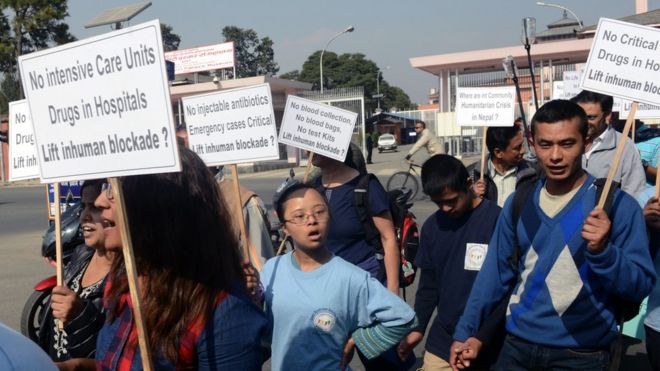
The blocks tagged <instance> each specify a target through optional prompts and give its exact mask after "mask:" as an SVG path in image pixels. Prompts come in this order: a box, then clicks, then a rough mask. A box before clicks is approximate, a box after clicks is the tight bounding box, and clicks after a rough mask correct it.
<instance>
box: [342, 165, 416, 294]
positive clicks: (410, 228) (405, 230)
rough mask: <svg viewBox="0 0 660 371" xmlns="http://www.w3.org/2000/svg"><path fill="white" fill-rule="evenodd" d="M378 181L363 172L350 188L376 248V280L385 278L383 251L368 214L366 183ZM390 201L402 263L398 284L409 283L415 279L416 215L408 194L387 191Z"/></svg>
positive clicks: (363, 222)
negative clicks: (353, 188) (377, 262)
mask: <svg viewBox="0 0 660 371" xmlns="http://www.w3.org/2000/svg"><path fill="white" fill-rule="evenodd" d="M372 179H373V180H375V181H377V182H378V181H379V180H378V178H376V176H375V175H373V174H366V175H363V176H362V177H361V178H360V180H359V181H358V184H357V186H356V187H355V190H354V191H353V204H354V205H355V209H356V211H357V213H358V216H359V218H360V222H361V223H362V226H363V228H364V231H365V239H366V241H367V243H369V245H370V246H372V247H374V249H375V250H376V257H377V258H378V260H379V263H380V274H379V277H378V278H379V279H380V280H384V279H385V266H384V261H383V258H384V251H383V245H382V243H381V240H380V233H379V232H378V229H377V228H376V226H375V225H374V221H373V218H372V216H371V215H370V214H369V205H368V200H369V182H370V181H371V180H372ZM387 197H388V200H389V209H390V213H391V214H392V222H393V223H394V229H395V235H396V240H397V245H398V246H399V252H400V254H401V264H400V266H399V267H400V269H399V287H401V288H404V287H407V286H409V285H410V284H412V283H413V281H414V280H415V276H416V275H417V266H415V264H414V263H413V262H414V261H415V256H416V255H417V248H418V247H419V231H418V228H417V221H416V220H415V215H413V213H412V212H410V207H412V203H408V195H407V194H405V193H404V192H403V191H401V190H400V189H396V190H392V191H389V192H387Z"/></svg>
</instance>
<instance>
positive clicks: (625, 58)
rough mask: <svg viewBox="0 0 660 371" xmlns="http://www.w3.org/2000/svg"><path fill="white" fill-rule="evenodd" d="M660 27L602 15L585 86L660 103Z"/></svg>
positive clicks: (638, 100)
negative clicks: (622, 20)
mask: <svg viewBox="0 0 660 371" xmlns="http://www.w3.org/2000/svg"><path fill="white" fill-rule="evenodd" d="M659 46H660V30H659V29H657V28H653V27H646V26H640V25H637V24H633V23H627V22H621V21H617V20H613V19H607V18H601V19H600V21H599V22H598V29H597V30H596V34H595V36H594V41H593V44H592V45H591V51H590V52H589V59H587V63H586V65H585V67H584V74H583V76H582V83H581V86H582V88H583V89H586V90H592V91H595V92H599V93H602V94H608V95H612V96H614V97H619V98H622V99H628V100H632V101H637V102H643V103H648V104H656V105H657V104H660V47H659Z"/></svg>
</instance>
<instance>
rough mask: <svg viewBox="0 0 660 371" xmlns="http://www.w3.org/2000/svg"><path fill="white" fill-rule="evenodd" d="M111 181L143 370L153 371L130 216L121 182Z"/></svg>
mask: <svg viewBox="0 0 660 371" xmlns="http://www.w3.org/2000/svg"><path fill="white" fill-rule="evenodd" d="M109 180H110V184H111V186H112V192H113V195H114V200H115V207H116V209H117V216H116V217H117V220H116V221H115V222H116V224H117V226H118V227H119V230H120V232H121V245H122V253H123V254H124V265H125V266H126V276H127V278H128V289H129V292H130V295H131V302H132V303H133V318H135V325H136V326H137V333H138V344H139V346H140V355H141V358H142V369H143V370H145V371H151V370H153V366H152V365H151V349H150V348H149V342H148V341H147V326H146V324H145V322H144V318H143V317H142V301H141V299H140V296H141V291H140V284H139V281H138V274H137V267H136V266H135V255H133V243H132V241H131V230H130V228H129V223H128V215H127V214H126V205H125V204H124V194H123V191H122V188H121V181H120V180H119V179H118V178H109Z"/></svg>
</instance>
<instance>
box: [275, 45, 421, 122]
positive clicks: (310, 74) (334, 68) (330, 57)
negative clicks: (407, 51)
mask: <svg viewBox="0 0 660 371" xmlns="http://www.w3.org/2000/svg"><path fill="white" fill-rule="evenodd" d="M320 57H321V51H317V52H315V53H314V54H312V55H310V56H309V57H308V58H307V60H306V61H305V63H303V66H302V70H301V71H300V72H298V71H297V70H296V71H292V72H288V73H287V74H285V75H286V77H285V75H282V76H280V77H281V78H292V79H296V80H298V81H304V82H309V83H312V89H320V70H319V68H320V67H319V59H320ZM378 71H380V68H378V65H376V63H374V62H373V61H371V60H369V59H367V58H365V55H364V54H361V53H354V54H349V53H345V54H341V55H337V54H336V53H333V52H329V51H326V52H325V53H324V54H323V87H324V88H325V89H334V88H345V87H351V86H362V87H364V94H365V102H364V103H365V107H366V109H367V110H368V111H370V112H371V111H373V110H374V109H375V108H376V107H377V106H378V101H377V100H376V99H374V98H372V96H373V95H375V94H376V93H377V85H376V79H377V78H378V77H379V73H378ZM380 79H381V81H380V93H381V94H384V95H385V97H384V98H383V99H382V100H381V107H383V108H390V107H396V108H398V109H399V110H408V109H416V108H417V106H416V105H415V104H413V103H412V102H411V101H410V98H409V97H408V95H407V94H406V93H405V92H404V91H403V90H402V89H401V88H398V87H394V86H390V85H389V84H388V83H387V82H386V81H385V80H384V79H383V77H382V74H380Z"/></svg>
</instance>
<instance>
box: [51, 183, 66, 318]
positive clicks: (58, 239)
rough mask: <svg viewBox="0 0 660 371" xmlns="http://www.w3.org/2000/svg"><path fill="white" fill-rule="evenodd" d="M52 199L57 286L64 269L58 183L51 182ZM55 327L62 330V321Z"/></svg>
mask: <svg viewBox="0 0 660 371" xmlns="http://www.w3.org/2000/svg"><path fill="white" fill-rule="evenodd" d="M53 193H54V195H53V200H54V204H55V274H56V276H57V286H62V285H64V269H63V267H62V220H61V216H62V210H61V205H60V183H54V184H53ZM57 328H59V329H60V330H62V329H63V328H64V322H63V321H62V320H61V319H59V318H58V319H57Z"/></svg>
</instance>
